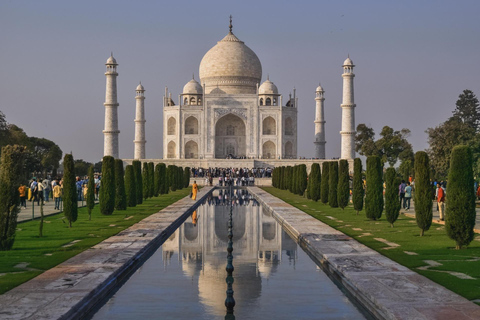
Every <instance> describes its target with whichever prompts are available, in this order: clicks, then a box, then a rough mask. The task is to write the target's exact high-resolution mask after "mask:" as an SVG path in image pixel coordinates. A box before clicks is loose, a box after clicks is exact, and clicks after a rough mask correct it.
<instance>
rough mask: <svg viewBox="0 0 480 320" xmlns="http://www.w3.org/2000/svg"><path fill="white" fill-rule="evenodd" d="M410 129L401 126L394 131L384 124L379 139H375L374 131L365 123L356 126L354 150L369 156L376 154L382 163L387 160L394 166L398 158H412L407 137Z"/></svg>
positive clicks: (411, 150) (402, 159)
mask: <svg viewBox="0 0 480 320" xmlns="http://www.w3.org/2000/svg"><path fill="white" fill-rule="evenodd" d="M409 136H410V130H409V129H406V128H403V129H402V130H400V131H395V130H394V129H392V128H390V127H389V126H384V127H383V128H382V131H381V132H380V139H378V140H376V141H375V132H374V130H373V129H372V128H370V127H368V126H367V125H366V124H364V123H361V124H359V125H358V126H357V134H356V135H355V151H357V152H358V153H359V154H361V155H363V156H366V157H369V156H378V157H380V159H381V160H382V163H386V162H388V163H389V164H390V166H394V165H395V163H397V161H398V160H400V161H404V160H413V148H412V145H411V144H410V142H408V140H407V138H408V137H409Z"/></svg>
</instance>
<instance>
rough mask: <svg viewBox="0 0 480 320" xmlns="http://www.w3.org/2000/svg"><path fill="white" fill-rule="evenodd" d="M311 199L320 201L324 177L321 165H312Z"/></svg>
mask: <svg viewBox="0 0 480 320" xmlns="http://www.w3.org/2000/svg"><path fill="white" fill-rule="evenodd" d="M309 183H310V198H311V199H312V200H313V201H318V200H319V199H320V191H321V183H322V175H321V174H320V165H319V164H318V163H314V164H312V169H311V171H310V179H309Z"/></svg>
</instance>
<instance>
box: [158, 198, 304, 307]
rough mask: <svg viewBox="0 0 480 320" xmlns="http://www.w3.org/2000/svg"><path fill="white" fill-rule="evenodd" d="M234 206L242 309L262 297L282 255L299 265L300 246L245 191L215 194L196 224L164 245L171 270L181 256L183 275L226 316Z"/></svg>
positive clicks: (182, 229) (187, 224)
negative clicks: (264, 281) (228, 251)
mask: <svg viewBox="0 0 480 320" xmlns="http://www.w3.org/2000/svg"><path fill="white" fill-rule="evenodd" d="M230 204H232V219H233V225H234V241H233V246H232V247H233V251H234V253H235V281H234V283H233V290H234V292H235V301H236V305H237V307H239V306H242V305H243V306H245V305H250V304H252V303H255V300H256V299H258V297H260V296H261V292H262V278H264V279H268V278H269V277H270V276H271V275H272V274H273V273H275V271H276V269H277V266H278V264H279V263H280V262H281V260H282V250H284V251H285V253H286V258H287V259H288V261H289V263H295V259H296V248H297V245H296V243H295V242H294V241H293V240H292V239H291V238H290V237H289V236H288V235H286V234H285V233H284V232H282V228H281V226H280V225H279V224H278V223H276V221H275V219H274V218H273V217H272V215H271V214H270V213H269V212H267V211H266V210H262V207H261V206H259V204H258V202H257V201H256V200H255V199H254V198H253V197H252V196H251V195H249V194H248V193H247V192H246V190H235V191H234V195H233V196H231V195H230V194H229V192H228V190H215V191H214V193H213V195H212V197H209V198H208V199H207V201H206V203H205V205H203V206H200V207H199V208H198V209H197V214H196V218H197V219H196V224H197V226H195V223H194V216H195V214H194V215H192V217H191V222H185V223H184V224H183V225H182V226H181V227H180V228H178V229H177V230H176V231H175V233H174V234H172V236H171V237H170V238H169V239H168V240H167V241H166V242H165V243H164V244H163V261H164V263H165V264H166V265H168V264H169V263H170V258H171V257H172V256H173V254H174V253H180V254H179V257H180V259H181V265H182V270H183V272H184V274H185V275H187V276H189V277H191V278H192V279H198V291H199V295H200V300H201V302H202V303H203V304H205V306H207V308H208V309H210V312H212V313H213V314H215V315H218V316H220V315H221V314H225V305H224V302H225V277H226V272H225V267H224V266H225V257H226V252H225V251H226V250H225V249H226V248H227V247H228V240H229V239H228V220H229V215H230V206H229V205H230Z"/></svg>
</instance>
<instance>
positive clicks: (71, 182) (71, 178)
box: [63, 154, 104, 228]
mask: <svg viewBox="0 0 480 320" xmlns="http://www.w3.org/2000/svg"><path fill="white" fill-rule="evenodd" d="M63 167H64V168H63V171H64V172H63V214H64V215H65V218H67V221H68V226H69V227H70V228H71V227H72V222H75V221H77V216H78V202H77V200H78V199H77V198H78V195H77V187H76V185H75V165H74V162H73V156H72V155H71V154H66V155H65V157H64V158H63ZM103 188H104V186H103V177H102V187H101V188H100V191H102V189H103Z"/></svg>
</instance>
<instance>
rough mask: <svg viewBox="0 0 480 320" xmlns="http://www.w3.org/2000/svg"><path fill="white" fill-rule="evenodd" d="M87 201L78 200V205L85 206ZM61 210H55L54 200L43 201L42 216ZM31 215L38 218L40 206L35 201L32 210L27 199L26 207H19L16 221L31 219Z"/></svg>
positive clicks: (30, 203) (61, 206)
mask: <svg viewBox="0 0 480 320" xmlns="http://www.w3.org/2000/svg"><path fill="white" fill-rule="evenodd" d="M95 202H96V203H98V200H95ZM86 205H87V203H86V201H78V207H79V208H81V207H84V206H86ZM62 208H63V203H61V205H60V209H62ZM60 212H62V210H57V209H55V201H53V200H50V201H48V202H47V201H45V204H44V205H43V215H44V216H51V215H53V214H57V213H60ZM32 217H33V218H35V219H38V218H40V206H38V205H37V203H36V202H35V203H33V211H32V201H27V208H26V209H24V208H21V210H20V213H19V214H18V219H17V221H18V222H23V221H29V220H32Z"/></svg>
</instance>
